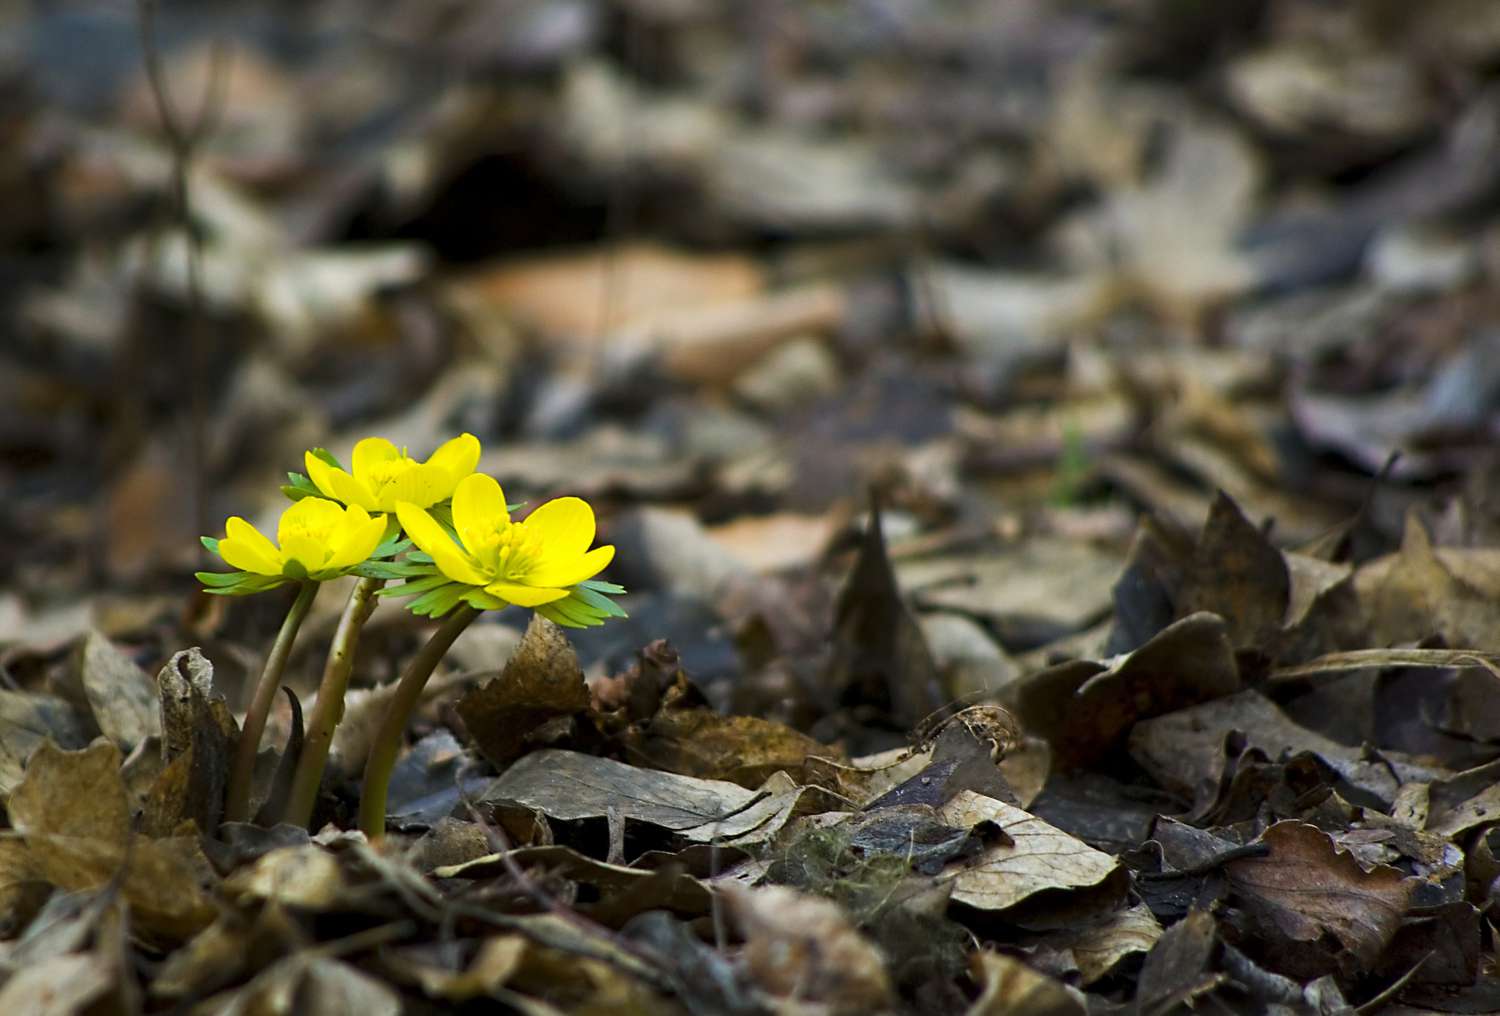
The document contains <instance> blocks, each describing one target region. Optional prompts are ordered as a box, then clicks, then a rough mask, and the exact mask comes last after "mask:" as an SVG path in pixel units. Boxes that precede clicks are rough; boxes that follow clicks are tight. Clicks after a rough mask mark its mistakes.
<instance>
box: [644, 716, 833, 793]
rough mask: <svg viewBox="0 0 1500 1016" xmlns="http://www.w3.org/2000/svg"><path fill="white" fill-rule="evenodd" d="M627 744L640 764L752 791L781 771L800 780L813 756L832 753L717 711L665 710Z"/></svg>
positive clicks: (774, 727) (777, 727)
mask: <svg viewBox="0 0 1500 1016" xmlns="http://www.w3.org/2000/svg"><path fill="white" fill-rule="evenodd" d="M623 740H624V743H625V744H626V745H627V746H628V748H629V750H630V753H631V757H632V758H634V759H636V760H637V762H638V763H640V764H643V765H650V766H653V767H655V768H657V769H665V770H666V771H668V772H673V773H682V774H683V775H686V776H699V777H703V778H706V779H718V780H728V781H729V782H731V783H738V784H739V785H740V786H742V787H749V788H755V787H758V786H760V785H761V784H762V783H764V782H765V781H766V779H767V778H768V777H770V776H771V775H772V774H773V773H775V772H777V771H779V770H785V771H786V772H788V773H790V774H792V775H794V776H800V774H801V772H802V764H803V762H805V761H806V760H807V757H808V756H809V755H826V754H828V753H829V748H828V747H827V746H826V745H823V744H820V743H819V742H817V741H814V740H813V739H812V738H810V737H808V736H807V735H806V734H801V733H798V732H797V731H795V730H793V729H792V728H790V727H788V726H786V725H785V724H782V723H777V722H775V721H774V720H766V719H762V718H761V717H759V716H725V715H723V714H722V713H717V712H714V711H713V710H711V709H663V710H661V711H660V712H658V713H657V714H656V715H655V716H654V717H653V718H652V719H651V720H650V721H649V722H647V723H645V724H642V725H640V726H639V727H634V728H632V729H630V730H628V731H627V732H626V733H625V734H624V735H623Z"/></svg>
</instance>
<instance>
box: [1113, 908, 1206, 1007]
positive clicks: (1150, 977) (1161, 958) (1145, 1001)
mask: <svg viewBox="0 0 1500 1016" xmlns="http://www.w3.org/2000/svg"><path fill="white" fill-rule="evenodd" d="M1218 945H1219V936H1218V927H1217V925H1216V924H1215V923H1214V919H1213V915H1211V914H1210V913H1209V912H1208V911H1206V910H1199V909H1196V908H1195V909H1193V910H1191V911H1189V912H1188V915H1187V916H1186V917H1184V918H1183V919H1182V920H1181V921H1178V922H1177V923H1176V924H1174V925H1172V927H1170V928H1168V929H1167V930H1166V932H1165V933H1164V934H1163V935H1162V936H1161V939H1160V940H1159V941H1158V942H1157V943H1156V946H1155V948H1153V949H1152V950H1151V952H1150V953H1149V954H1148V955H1147V956H1146V962H1145V965H1144V966H1142V968H1141V976H1140V980H1139V982H1138V983H1137V986H1136V992H1135V998H1136V1008H1137V1011H1138V1012H1139V1013H1140V1014H1141V1016H1165V1014H1166V1013H1171V1012H1177V1011H1179V1010H1180V1009H1181V1008H1182V1007H1184V1006H1187V1007H1192V1006H1193V1000H1194V999H1196V998H1198V997H1199V996H1201V995H1205V994H1207V993H1208V992H1211V991H1213V990H1214V989H1215V988H1217V987H1218V986H1219V985H1221V984H1223V983H1224V982H1225V981H1226V980H1228V979H1229V976H1228V975H1227V974H1224V973H1221V972H1219V971H1217V970H1215V967H1216V964H1215V962H1214V953H1215V950H1216V949H1217V947H1218Z"/></svg>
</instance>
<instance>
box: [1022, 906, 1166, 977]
mask: <svg viewBox="0 0 1500 1016" xmlns="http://www.w3.org/2000/svg"><path fill="white" fill-rule="evenodd" d="M1161 936H1162V926H1161V924H1160V922H1158V921H1157V919H1156V917H1155V915H1153V914H1152V912H1151V908H1150V907H1147V906H1146V905H1145V904H1140V903H1138V904H1136V905H1135V906H1133V907H1126V908H1124V909H1121V910H1116V911H1113V912H1111V913H1109V914H1106V915H1104V917H1103V918H1102V919H1100V920H1098V921H1092V922H1089V923H1087V924H1082V925H1080V926H1078V927H1074V928H1064V929H1062V930H1060V931H1056V932H1053V933H1052V934H1050V935H1048V936H1047V938H1046V939H1045V941H1044V943H1043V945H1042V948H1044V949H1045V950H1047V951H1049V952H1053V951H1055V952H1058V953H1066V954H1067V956H1068V958H1069V959H1070V960H1071V961H1072V963H1073V965H1074V967H1076V969H1077V970H1078V976H1079V980H1080V981H1081V982H1082V983H1083V985H1084V986H1085V987H1087V986H1088V985H1090V984H1093V983H1094V982H1095V981H1098V980H1099V979H1100V978H1102V977H1105V976H1106V975H1108V974H1109V972H1110V971H1112V970H1114V969H1115V968H1116V967H1117V966H1118V965H1119V964H1120V962H1121V961H1122V960H1124V959H1125V958H1126V957H1128V956H1134V955H1139V954H1142V953H1148V952H1150V951H1151V949H1152V947H1154V946H1155V945H1156V943H1157V941H1158V940H1159V939H1160V938H1161Z"/></svg>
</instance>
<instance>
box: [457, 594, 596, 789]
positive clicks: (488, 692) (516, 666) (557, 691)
mask: <svg viewBox="0 0 1500 1016" xmlns="http://www.w3.org/2000/svg"><path fill="white" fill-rule="evenodd" d="M588 706H589V692H588V687H587V686H586V685H585V684H584V683H583V671H582V670H581V669H580V668H579V666H578V655H577V654H576V653H575V652H574V651H573V646H572V644H571V643H569V642H568V639H567V636H566V635H564V634H563V632H562V629H560V628H558V627H557V625H555V624H553V623H552V622H551V621H548V620H547V619H546V618H544V617H542V616H541V615H540V614H537V615H533V616H532V618H531V624H530V625H529V626H528V627H527V628H526V635H525V636H524V637H523V638H522V639H521V644H520V645H519V646H517V647H516V650H515V652H514V653H513V654H512V655H511V658H510V659H509V660H508V661H506V664H505V669H504V670H503V671H501V673H500V676H499V677H496V678H494V679H492V680H490V681H487V682H485V683H484V684H482V685H480V686H479V687H477V688H474V689H473V690H471V691H469V692H468V693H467V694H466V695H464V697H463V698H461V699H459V701H458V715H459V716H460V717H461V718H462V719H463V721H464V728H465V729H466V730H468V732H469V736H470V737H472V738H473V739H474V741H475V743H476V744H477V745H478V746H479V750H480V751H481V752H483V753H484V756H485V758H487V759H489V760H490V761H491V762H493V763H494V764H495V765H497V766H504V765H505V764H507V763H509V762H510V761H512V760H513V759H515V758H517V757H519V756H520V755H521V753H522V752H523V751H524V750H525V744H526V738H527V736H528V735H530V734H532V733H534V732H535V731H536V729H537V728H538V727H540V726H541V725H542V724H544V723H546V722H547V721H549V720H553V719H557V718H559V717H563V716H572V715H574V714H576V713H581V712H584V711H585V710H587V709H588Z"/></svg>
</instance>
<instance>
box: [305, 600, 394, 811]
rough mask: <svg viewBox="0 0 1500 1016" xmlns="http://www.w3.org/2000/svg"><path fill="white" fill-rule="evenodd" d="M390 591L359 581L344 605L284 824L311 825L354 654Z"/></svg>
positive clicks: (341, 715)
mask: <svg viewBox="0 0 1500 1016" xmlns="http://www.w3.org/2000/svg"><path fill="white" fill-rule="evenodd" d="M383 585H385V580H384V579H371V578H364V579H360V580H359V582H358V583H356V584H355V586H354V591H353V592H351V593H350V594H349V602H348V603H347V604H345V605H344V615H343V616H342V617H340V618H339V627H338V631H336V632H335V633H334V636H333V644H332V645H331V646H329V648H328V662H327V663H325V664H324V665H323V681H322V683H321V684H319V685H318V698H317V701H315V702H314V703H313V707H312V713H311V714H310V715H309V716H308V718H307V736H306V738H305V739H304V740H303V742H302V757H301V758H299V759H298V760H297V771H296V773H295V774H293V776H292V790H291V794H290V795H289V796H288V798H287V803H286V814H284V815H283V816H282V818H281V820H282V821H283V822H289V823H291V824H292V825H299V826H305V825H307V824H308V823H309V822H311V821H312V813H313V806H314V805H316V804H317V801H318V787H319V785H320V784H321V783H322V782H323V768H324V766H326V765H327V764H328V749H329V748H330V747H331V746H332V744H333V732H334V730H336V729H337V728H338V725H339V721H340V720H342V719H343V718H344V693H345V692H346V691H348V689H349V675H350V674H351V673H352V672H353V670H354V654H355V652H356V651H357V650H358V649H359V633H360V632H361V631H362V630H363V629H364V626H365V622H366V621H368V620H369V619H370V614H371V613H373V612H374V610H375V603H376V598H375V594H376V592H378V591H379V589H380V587H381V586H383Z"/></svg>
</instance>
